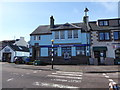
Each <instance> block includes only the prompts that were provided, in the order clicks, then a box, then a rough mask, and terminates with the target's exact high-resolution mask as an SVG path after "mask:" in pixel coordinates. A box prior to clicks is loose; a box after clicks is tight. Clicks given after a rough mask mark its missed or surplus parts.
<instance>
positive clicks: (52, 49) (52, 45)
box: [51, 39, 54, 69]
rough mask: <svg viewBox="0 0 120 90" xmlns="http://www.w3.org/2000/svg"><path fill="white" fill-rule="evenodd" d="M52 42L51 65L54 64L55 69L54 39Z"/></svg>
mask: <svg viewBox="0 0 120 90" xmlns="http://www.w3.org/2000/svg"><path fill="white" fill-rule="evenodd" d="M51 42H52V59H51V64H52V69H53V60H54V47H53V44H54V40H53V39H52V40H51Z"/></svg>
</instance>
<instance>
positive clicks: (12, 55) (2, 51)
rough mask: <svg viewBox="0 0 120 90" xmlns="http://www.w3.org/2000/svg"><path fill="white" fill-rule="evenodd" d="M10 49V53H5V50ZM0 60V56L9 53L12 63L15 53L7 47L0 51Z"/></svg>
mask: <svg viewBox="0 0 120 90" xmlns="http://www.w3.org/2000/svg"><path fill="white" fill-rule="evenodd" d="M6 48H7V49H10V51H9V52H5V49H6ZM0 52H1V60H2V55H3V53H11V62H13V60H14V56H15V52H14V51H13V50H12V49H11V48H10V47H9V46H6V47H5V48H3V49H2V50H1V51H0Z"/></svg>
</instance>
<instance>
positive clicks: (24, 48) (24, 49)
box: [9, 45, 29, 52]
mask: <svg viewBox="0 0 120 90" xmlns="http://www.w3.org/2000/svg"><path fill="white" fill-rule="evenodd" d="M9 46H10V47H11V48H12V49H13V50H14V51H23V52H29V48H27V47H25V46H16V45H9Z"/></svg>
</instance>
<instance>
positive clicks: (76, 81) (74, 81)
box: [51, 79, 81, 83]
mask: <svg viewBox="0 0 120 90" xmlns="http://www.w3.org/2000/svg"><path fill="white" fill-rule="evenodd" d="M51 80H52V81H61V82H73V83H78V82H81V80H66V79H51Z"/></svg>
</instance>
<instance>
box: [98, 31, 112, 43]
mask: <svg viewBox="0 0 120 90" xmlns="http://www.w3.org/2000/svg"><path fill="white" fill-rule="evenodd" d="M99 40H101V41H104V40H110V33H109V32H100V33H99Z"/></svg>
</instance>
